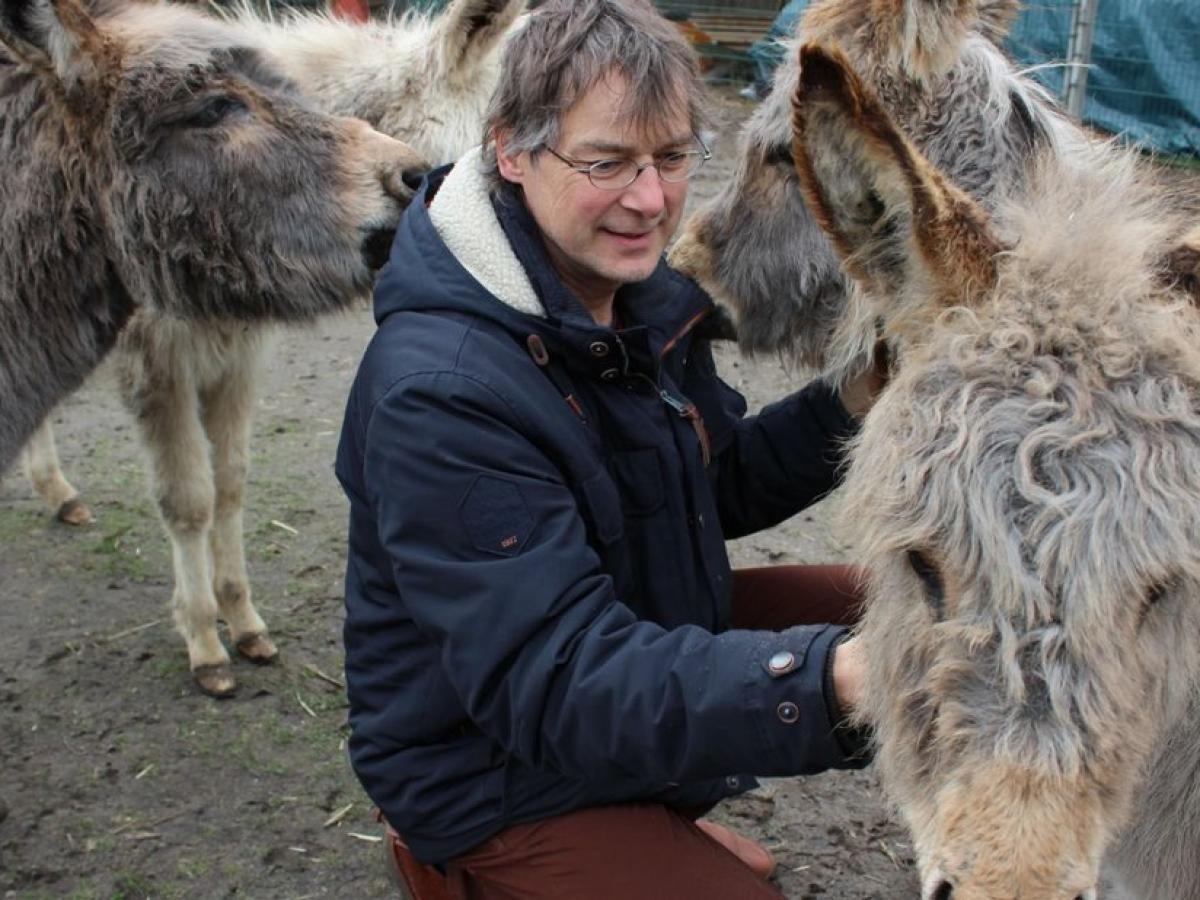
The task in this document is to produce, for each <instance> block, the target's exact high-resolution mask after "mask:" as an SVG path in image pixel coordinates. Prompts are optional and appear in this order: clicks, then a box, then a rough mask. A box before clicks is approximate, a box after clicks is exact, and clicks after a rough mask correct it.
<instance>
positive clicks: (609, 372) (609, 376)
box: [600, 369, 621, 381]
mask: <svg viewBox="0 0 1200 900" xmlns="http://www.w3.org/2000/svg"><path fill="white" fill-rule="evenodd" d="M620 374H621V370H620V369H605V370H604V371H603V372H601V373H600V377H601V378H603V379H604V380H605V381H612V380H613V379H614V378H616V377H617V376H618V375H620Z"/></svg>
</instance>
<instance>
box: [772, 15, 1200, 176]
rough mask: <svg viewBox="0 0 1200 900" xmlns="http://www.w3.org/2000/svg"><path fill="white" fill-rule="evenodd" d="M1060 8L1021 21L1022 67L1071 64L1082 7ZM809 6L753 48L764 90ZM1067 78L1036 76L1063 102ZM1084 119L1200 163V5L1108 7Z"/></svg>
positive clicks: (1100, 21)
mask: <svg viewBox="0 0 1200 900" xmlns="http://www.w3.org/2000/svg"><path fill="white" fill-rule="evenodd" d="M1054 4H1055V0H1041V5H1037V6H1031V7H1029V8H1028V9H1026V10H1025V11H1023V12H1022V14H1021V16H1020V18H1018V20H1017V22H1016V24H1015V26H1014V27H1013V31H1012V34H1011V35H1010V38H1009V42H1008V43H1009V46H1008V50H1009V52H1010V53H1011V54H1012V55H1013V57H1014V58H1015V59H1016V60H1017V61H1018V64H1019V65H1023V66H1038V65H1042V64H1045V63H1056V62H1061V61H1062V60H1064V59H1065V58H1066V55H1067V44H1068V42H1069V39H1070V30H1071V15H1072V8H1073V5H1074V4H1073V3H1071V2H1069V0H1058V2H1057V5H1054ZM807 5H808V0H792V2H790V3H788V4H787V6H785V7H784V8H783V9H782V10H781V11H780V13H779V16H778V18H777V19H776V20H775V24H774V25H773V26H772V27H771V30H770V31H769V32H768V33H767V35H766V37H764V39H763V40H761V41H759V42H758V43H756V44H755V45H754V46H752V47H751V48H750V55H751V58H752V59H753V60H754V63H755V66H756V71H757V73H758V80H760V81H761V82H763V83H768V84H769V83H770V80H771V76H772V73H773V72H774V70H775V67H776V66H777V65H778V64H779V61H780V59H781V58H782V56H783V51H782V49H781V48H780V46H779V44H778V43H776V40H775V39H777V38H778V37H781V36H786V35H789V34H791V33H792V30H793V29H794V28H795V25H796V20H797V19H798V18H799V17H800V14H801V12H802V11H803V10H804V8H805V7H806V6H807ZM1063 72H1064V70H1063V69H1062V68H1053V67H1047V68H1043V69H1039V70H1038V71H1037V72H1036V73H1035V74H1036V77H1037V78H1039V79H1041V80H1042V81H1043V82H1044V83H1045V84H1046V85H1047V86H1049V87H1050V88H1051V89H1052V90H1054V91H1055V92H1056V93H1060V95H1061V90H1062V86H1063ZM1083 118H1084V120H1085V121H1086V122H1088V123H1089V124H1091V125H1094V126H1096V127H1097V128H1101V129H1103V130H1104V131H1109V132H1114V133H1120V134H1123V135H1125V136H1126V137H1128V138H1129V139H1130V140H1133V141H1136V142H1138V143H1141V144H1144V145H1146V146H1149V147H1153V148H1155V149H1156V150H1159V151H1160V152H1163V153H1171V154H1182V153H1188V154H1192V155H1195V156H1200V3H1198V2H1196V0H1100V4H1099V10H1098V15H1097V22H1096V30H1095V35H1094V41H1093V45H1092V67H1091V69H1090V70H1089V73H1088V85H1087V97H1086V102H1085V105H1084V115H1083Z"/></svg>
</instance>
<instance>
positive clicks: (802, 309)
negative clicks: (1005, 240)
mask: <svg viewBox="0 0 1200 900" xmlns="http://www.w3.org/2000/svg"><path fill="white" fill-rule="evenodd" d="M1015 9H1016V2H1015V0H959V2H952V3H948V2H942V0H822V2H819V3H816V4H814V5H813V6H811V7H810V8H809V9H808V11H807V12H806V13H805V15H804V17H803V19H802V20H801V23H800V26H799V32H798V33H799V34H800V35H801V36H803V37H804V39H805V40H819V41H821V42H822V43H823V44H827V45H832V46H838V47H841V48H842V49H843V51H844V52H845V53H846V55H847V56H848V57H849V58H850V60H851V61H852V62H853V63H854V65H855V68H856V70H857V71H859V72H861V73H863V76H862V77H863V78H864V80H865V81H866V82H867V83H868V84H869V85H871V86H872V88H873V90H874V92H875V94H876V95H877V96H879V97H880V98H881V100H882V101H883V103H884V105H885V107H886V108H887V109H888V110H889V113H890V114H891V115H892V116H893V117H894V118H895V119H896V120H897V121H898V122H900V124H901V125H902V126H903V127H904V128H905V130H906V132H907V133H908V134H910V135H911V136H912V137H913V139H914V140H915V142H916V144H917V146H918V147H919V148H921V150H922V151H923V152H924V153H925V154H926V155H927V156H928V157H929V158H930V159H931V160H933V162H934V163H935V164H938V165H939V166H941V168H942V170H943V171H944V172H945V173H946V175H947V176H949V178H950V180H951V181H953V182H954V183H955V184H957V185H958V186H959V187H960V188H962V189H963V190H965V191H966V192H967V193H968V194H970V195H971V196H973V197H975V198H976V199H983V200H985V201H986V199H987V198H988V197H990V196H992V195H993V194H995V193H996V192H997V190H998V189H1000V188H1003V187H1005V186H1007V185H1011V184H1013V183H1014V182H1019V181H1020V180H1021V179H1022V178H1023V172H1024V168H1025V166H1026V164H1027V161H1028V160H1029V158H1030V156H1031V152H1032V148H1033V147H1034V145H1035V144H1038V143H1045V142H1055V143H1057V142H1059V141H1060V140H1061V139H1063V135H1064V134H1065V132H1066V131H1067V130H1068V129H1069V126H1067V125H1066V124H1065V122H1062V121H1060V120H1058V118H1057V116H1056V115H1055V114H1054V113H1053V112H1052V111H1051V108H1050V103H1049V101H1048V99H1047V98H1046V97H1045V95H1044V94H1043V92H1042V91H1041V89H1040V88H1038V87H1037V86H1036V85H1035V84H1034V83H1032V82H1030V81H1027V80H1025V79H1023V78H1021V77H1019V76H1018V75H1017V74H1016V73H1015V72H1014V70H1013V68H1012V67H1011V65H1009V63H1008V62H1007V60H1006V59H1005V58H1004V56H1003V54H1002V53H1001V52H1000V50H999V49H998V48H997V46H996V44H995V43H994V41H995V40H996V39H998V38H999V37H1000V36H1002V35H1003V33H1004V31H1005V30H1006V29H1007V24H1008V20H1009V19H1010V18H1011V16H1012V15H1013V13H1014V12H1015ZM797 62H798V61H797V59H796V58H795V55H794V54H792V55H791V58H790V59H789V60H788V61H786V62H785V64H784V65H782V66H781V67H780V69H779V71H778V72H777V74H776V80H775V89H774V91H773V92H772V93H771V95H770V96H769V97H768V98H767V99H766V100H765V101H764V102H763V103H762V104H761V106H760V107H759V108H758V109H757V110H756V111H755V113H754V115H753V116H752V117H751V118H750V120H749V121H748V123H747V124H746V126H745V129H744V130H743V133H742V135H741V149H740V163H739V166H738V168H737V170H736V172H735V173H734V175H733V178H732V180H731V181H730V182H729V184H728V185H726V187H725V188H724V190H723V191H722V192H721V193H720V194H719V195H717V196H716V197H715V198H714V199H713V200H712V201H711V202H710V203H709V204H708V205H707V206H706V207H704V208H702V209H700V210H699V211H698V212H697V213H696V214H695V215H694V216H693V217H692V218H691V219H690V221H689V222H688V223H687V225H686V227H685V230H684V233H683V235H682V236H681V238H680V240H679V241H678V243H677V244H676V246H675V249H674V250H673V252H672V257H671V261H672V263H673V264H674V265H676V266H677V267H679V268H680V269H682V270H683V271H684V272H685V273H687V274H689V275H691V276H692V277H694V278H695V279H696V280H697V281H699V282H700V284H701V285H702V286H703V287H704V288H705V289H706V290H708V291H709V292H710V293H711V294H712V295H713V297H714V298H715V299H717V300H718V301H719V302H722V303H724V304H727V305H728V306H730V307H731V308H732V311H733V314H734V318H735V321H736V324H737V330H738V336H739V340H740V342H741V345H742V349H743V350H746V351H751V352H754V351H776V350H788V351H792V352H794V353H795V354H796V355H797V357H798V358H799V360H800V361H801V362H803V363H805V364H806V365H810V366H813V367H816V368H818V369H823V370H825V371H827V372H829V373H830V374H835V375H837V374H842V373H844V372H845V371H846V370H847V369H848V368H853V366H854V365H855V361H856V360H858V359H862V358H863V357H864V356H865V355H866V352H867V351H869V350H870V348H871V347H872V346H873V345H874V342H875V335H874V318H875V317H874V310H873V309H871V308H870V305H869V304H868V303H867V302H866V300H865V299H864V298H863V297H862V296H861V295H860V294H859V293H858V292H857V291H856V290H854V288H853V285H852V284H851V283H848V282H847V281H846V280H845V279H843V277H842V275H841V272H840V269H839V266H838V260H837V255H836V254H835V253H834V251H833V249H832V248H831V247H830V246H829V244H828V242H827V241H826V240H825V237H824V234H823V233H822V231H821V229H820V228H819V227H818V225H817V223H816V222H815V221H814V220H813V218H812V216H811V215H810V213H809V211H808V209H807V207H806V206H805V204H804V202H803V199H802V197H801V194H800V190H799V183H798V181H797V179H796V173H795V169H794V166H793V164H792V153H791V143H792V137H791V126H790V120H791V98H792V95H793V93H794V91H795V88H796V83H797V79H798V78H799V77H800V67H799V66H798V64H797ZM1060 132H1061V133H1063V134H1060Z"/></svg>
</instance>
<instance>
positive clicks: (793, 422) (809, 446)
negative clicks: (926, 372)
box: [714, 380, 857, 538]
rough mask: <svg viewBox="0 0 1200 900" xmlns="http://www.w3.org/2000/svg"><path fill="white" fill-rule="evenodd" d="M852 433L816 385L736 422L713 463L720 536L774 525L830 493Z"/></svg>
mask: <svg viewBox="0 0 1200 900" xmlns="http://www.w3.org/2000/svg"><path fill="white" fill-rule="evenodd" d="M856 428H857V426H856V425H855V423H854V420H853V419H852V418H851V417H850V415H849V413H847V412H846V409H845V407H843V406H842V402H841V400H840V399H839V398H838V395H837V392H836V391H835V390H833V389H832V388H831V387H829V386H828V385H827V384H825V383H824V382H822V381H820V380H817V381H813V382H811V383H810V384H808V385H807V386H806V387H804V388H802V389H801V390H799V391H797V392H795V393H794V394H791V395H790V396H788V397H785V398H784V399H782V400H780V401H778V402H776V403H772V404H771V405H769V406H767V407H765V408H763V409H762V410H761V411H760V412H759V413H758V414H756V415H753V416H746V417H745V418H742V419H740V420H738V421H737V422H735V423H734V425H733V428H732V429H731V430H730V431H729V433H728V435H727V437H726V439H725V441H724V443H723V445H722V446H720V447H718V448H716V449H717V456H716V459H715V461H714V466H715V483H714V489H715V492H716V498H717V507H718V509H719V510H720V515H721V526H722V528H723V529H724V532H725V536H726V537H727V538H737V537H741V536H743V535H746V534H751V533H753V532H755V531H760V530H762V529H764V528H769V527H771V526H772V525H776V524H778V523H779V522H782V521H783V520H784V519H786V518H788V517H789V516H793V515H795V514H796V513H798V512H799V511H800V510H802V509H804V508H805V507H807V506H810V505H811V504H813V503H815V502H817V501H818V500H820V499H821V498H822V497H824V496H825V495H826V494H828V493H829V492H830V491H832V490H833V489H834V488H835V487H837V485H838V484H839V483H840V481H841V474H842V473H841V467H842V460H843V455H844V449H845V445H846V442H847V441H848V440H849V439H850V438H851V437H852V436H853V435H854V433H855V430H856Z"/></svg>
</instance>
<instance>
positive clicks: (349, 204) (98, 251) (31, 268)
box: [0, 0, 423, 471]
mask: <svg viewBox="0 0 1200 900" xmlns="http://www.w3.org/2000/svg"><path fill="white" fill-rule="evenodd" d="M179 24H180V22H179V20H178V19H177V18H175V17H173V16H171V15H169V14H167V13H164V11H163V8H162V7H156V6H152V5H143V4H131V5H126V4H121V3H97V5H96V6H95V8H85V7H84V6H83V5H81V4H80V3H79V2H77V0H3V2H2V3H0V154H2V155H3V159H4V165H3V167H0V471H3V470H4V469H5V468H7V467H8V465H9V463H10V462H11V461H12V459H13V457H14V455H15V454H16V453H17V451H18V450H19V449H20V448H21V445H22V444H23V443H24V442H25V440H26V439H27V438H28V437H29V435H30V433H31V432H32V431H33V430H34V428H35V427H36V426H37V425H38V424H39V423H40V422H41V421H42V419H43V418H44V417H45V415H46V413H47V412H48V411H49V410H50V409H51V407H53V406H54V404H55V403H57V402H58V401H59V400H60V399H62V398H63V397H64V396H65V395H66V394H68V393H70V392H71V391H72V390H74V389H75V388H76V387H78V386H79V384H80V383H81V382H82V381H83V379H84V378H85V377H86V376H87V374H88V373H89V372H91V371H92V369H94V368H95V366H96V365H97V364H98V363H99V362H100V360H101V358H102V357H103V356H104V354H105V353H106V352H107V351H108V350H109V349H110V348H111V347H112V346H113V344H114V342H115V341H116V338H117V333H118V332H119V331H120V329H121V327H122V326H123V325H124V324H125V322H126V321H127V320H128V319H129V317H130V316H131V314H132V313H133V312H134V310H135V308H137V307H138V306H139V305H141V304H146V305H153V306H155V307H156V308H158V309H161V310H163V311H165V312H168V313H172V314H178V315H182V316H189V317H205V318H241V319H253V320H267V319H279V320H297V319H307V318H311V317H312V316H314V315H316V314H318V313H321V312H325V311H328V310H331V309H334V308H338V307H342V306H344V305H346V303H347V302H349V300H351V299H352V298H354V297H357V296H361V295H362V293H363V292H364V291H366V290H368V289H369V285H370V283H371V278H372V271H373V268H374V267H375V266H376V265H377V264H378V263H380V262H381V259H380V257H381V255H382V251H385V250H386V247H387V245H388V237H389V233H390V231H391V229H393V228H394V226H395V224H396V222H397V220H398V217H399V214H400V211H401V208H402V206H403V204H404V203H405V202H407V200H408V199H409V198H411V196H412V191H411V188H410V187H409V186H408V185H406V184H405V180H406V179H407V180H408V181H413V180H414V179H413V177H412V174H413V173H415V172H417V171H419V170H420V169H421V168H422V167H423V162H422V160H421V159H420V157H419V156H418V155H417V154H416V153H415V152H413V151H412V150H410V149H409V148H408V147H407V146H405V145H404V144H401V143H399V142H398V141H395V140H392V139H390V138H387V137H384V136H383V135H381V134H379V133H377V132H375V131H373V130H371V128H369V127H368V126H367V125H366V124H365V123H363V122H361V121H357V120H354V119H347V118H336V117H333V116H329V115H324V114H319V113H317V112H315V111H314V110H313V109H311V108H310V107H308V106H307V105H305V104H303V103H302V102H300V101H299V100H298V99H297V96H296V94H295V93H294V91H293V90H292V88H291V86H290V85H289V84H288V82H287V81H286V80H285V79H283V78H281V77H280V76H279V74H278V73H277V72H276V71H274V70H273V69H272V68H271V67H270V66H268V65H266V64H264V62H263V59H262V57H261V56H260V55H259V54H258V53H256V52H254V51H252V50H249V49H247V48H246V47H245V46H244V45H243V44H242V43H241V42H240V41H239V40H238V39H237V38H236V34H237V32H236V30H235V29H232V28H230V27H228V26H227V25H223V24H221V23H220V22H218V21H216V20H205V19H201V18H200V17H192V18H190V19H189V20H188V22H187V23H186V24H187V27H184V28H180V27H178V26H179Z"/></svg>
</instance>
